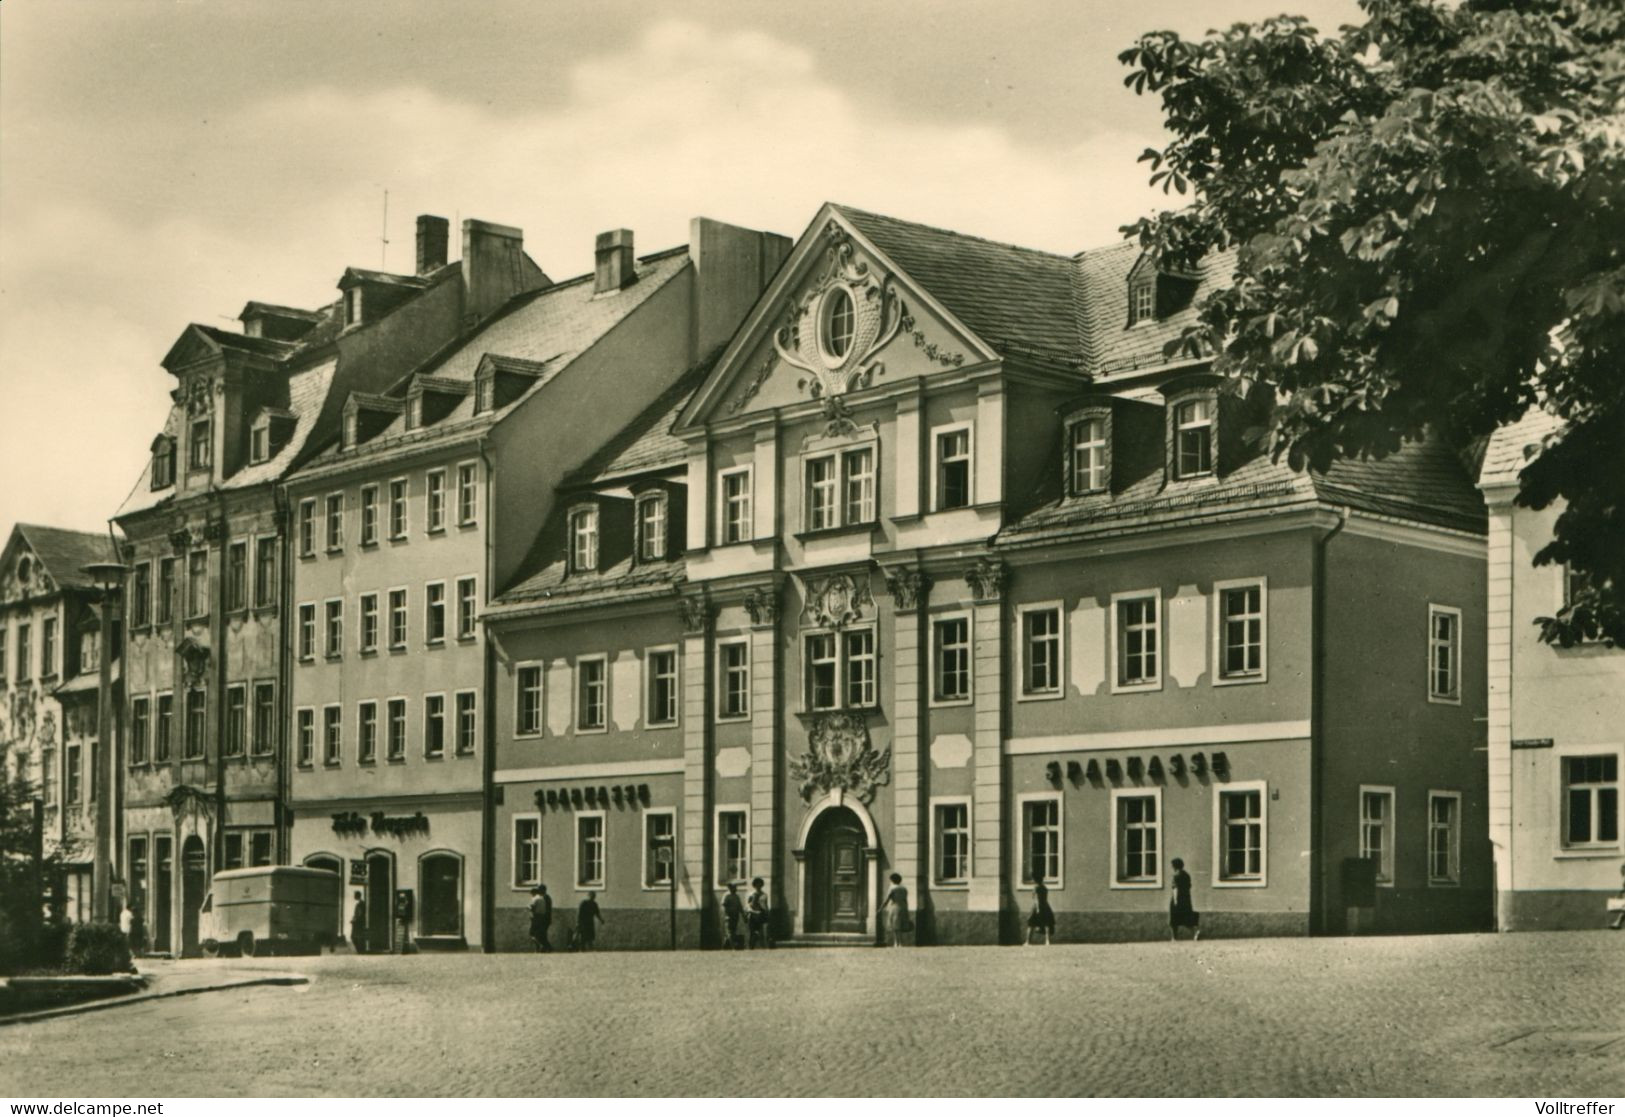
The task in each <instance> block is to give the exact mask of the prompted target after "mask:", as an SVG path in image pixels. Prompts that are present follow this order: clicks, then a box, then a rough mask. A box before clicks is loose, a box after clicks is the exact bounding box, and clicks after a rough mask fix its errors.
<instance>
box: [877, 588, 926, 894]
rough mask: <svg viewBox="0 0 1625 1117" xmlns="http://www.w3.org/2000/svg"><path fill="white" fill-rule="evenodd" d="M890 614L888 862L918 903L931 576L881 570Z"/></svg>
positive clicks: (922, 889)
mask: <svg viewBox="0 0 1625 1117" xmlns="http://www.w3.org/2000/svg"><path fill="white" fill-rule="evenodd" d="M886 589H887V590H888V591H889V592H890V593H891V598H892V610H893V613H894V625H893V627H894V637H893V639H894V647H893V651H892V664H893V666H892V674H893V680H894V684H895V694H894V695H893V697H892V703H891V705H892V727H893V728H892V787H893V792H892V795H893V800H894V802H895V804H896V823H895V829H894V838H893V843H892V866H893V868H894V869H895V870H896V871H897V872H898V873H900V874H901V875H902V877H903V881H904V883H905V884H906V885H907V886H908V888H909V889H910V890H911V891H912V892H913V894H914V896H915V897H916V898H917V900H919V901H922V902H923V900H924V897H925V896H926V894H927V890H928V889H929V887H930V877H931V874H930V865H931V854H930V851H929V850H928V849H927V848H926V846H927V845H928V843H929V841H930V827H929V825H928V821H927V819H926V815H925V812H926V803H927V801H928V798H929V795H930V788H929V786H928V785H927V775H926V762H925V745H924V742H923V741H922V740H921V739H920V695H921V685H922V683H921V649H922V648H923V647H924V637H923V634H922V630H923V627H924V623H925V603H926V597H927V596H928V595H929V594H930V592H931V579H930V578H929V577H927V576H926V575H925V574H924V573H922V572H921V571H918V570H915V569H913V568H910V567H904V568H901V569H898V570H895V571H889V572H888V573H887V574H886Z"/></svg>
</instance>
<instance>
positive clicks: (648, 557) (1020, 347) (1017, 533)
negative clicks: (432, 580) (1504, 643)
mask: <svg viewBox="0 0 1625 1117" xmlns="http://www.w3.org/2000/svg"><path fill="white" fill-rule="evenodd" d="M1228 263H1229V261H1228V260H1227V259H1225V258H1224V257H1218V258H1216V259H1214V260H1211V261H1209V262H1208V263H1207V264H1206V265H1205V266H1204V267H1203V268H1202V269H1201V270H1199V271H1197V272H1195V273H1175V272H1167V271H1161V270H1159V269H1158V268H1157V267H1156V264H1155V261H1153V260H1150V259H1149V258H1146V257H1143V256H1142V255H1141V254H1140V253H1139V251H1138V250H1137V249H1136V248H1134V247H1133V246H1129V245H1120V246H1114V247H1111V248H1106V249H1102V250H1099V251H1096V252H1088V253H1083V254H1080V255H1078V256H1073V257H1066V256H1056V255H1051V254H1048V253H1042V252H1037V251H1032V250H1028V249H1021V248H1017V247H1014V246H1009V245H1002V244H996V243H993V242H988V241H983V240H979V239H977V238H972V237H966V236H961V235H959V234H954V233H951V232H947V231H944V230H939V229H932V228H928V227H926V226H920V225H915V224H912V223H908V222H902V221H897V220H895V219H891V218H886V217H881V216H878V215H874V214H867V213H863V212H861V211H857V210H852V209H847V208H844V207H836V206H826V207H825V208H824V209H823V210H821V211H820V213H819V214H818V216H817V217H816V218H815V219H814V221H813V223H812V225H811V226H810V227H809V229H808V231H807V233H806V234H805V235H804V236H803V237H802V238H801V240H800V241H799V242H798V243H797V245H796V247H795V249H794V250H793V252H792V253H791V255H790V257H789V259H788V260H787V261H786V264H785V267H784V268H783V269H782V270H781V272H780V274H779V276H778V278H777V280H776V281H775V282H774V284H773V285H772V286H771V287H770V288H769V289H768V291H767V293H766V294H765V295H764V297H763V298H762V300H761V301H760V302H759V303H758V304H757V305H756V307H755V308H754V309H753V311H752V312H751V314H750V315H749V316H748V317H747V318H746V320H745V323H744V326H743V327H742V328H741V330H740V331H739V332H738V334H736V335H735V337H734V339H733V340H732V341H731V342H730V344H729V345H728V347H727V349H726V350H725V351H724V352H723V353H722V354H721V356H720V357H719V359H718V360H717V362H716V364H715V366H714V367H713V368H711V369H710V371H709V372H708V373H707V374H706V375H705V377H704V379H703V381H702V382H701V383H700V384H699V385H698V386H697V387H696V388H695V389H694V390H693V394H692V395H691V396H690V397H689V398H688V399H687V401H686V402H682V403H681V404H680V406H677V407H674V408H671V409H670V410H671V411H672V412H673V414H672V416H671V417H669V418H668V417H666V416H665V415H664V414H660V413H658V412H659V409H658V408H655V409H652V410H651V413H650V414H648V415H646V416H645V418H644V420H643V422H644V423H647V424H652V425H649V426H640V425H637V424H635V425H634V426H633V427H632V428H630V429H629V430H627V431H626V432H624V433H623V436H622V437H621V438H620V439H617V440H615V441H614V442H612V443H611V445H610V446H609V447H608V448H606V451H605V452H604V453H603V454H601V455H600V457H599V458H598V459H595V464H594V468H593V469H592V470H591V471H589V472H588V473H586V474H584V475H580V476H577V477H576V478H573V479H572V483H571V485H570V486H569V487H568V488H567V490H566V491H564V492H561V494H560V497H559V498H558V501H557V503H556V507H557V508H558V509H559V514H558V515H557V516H555V518H554V520H553V521H552V522H551V523H550V524H549V525H548V527H547V528H546V529H544V532H545V538H544V539H543V540H542V541H541V542H539V543H538V547H537V550H536V552H535V553H534V554H533V556H532V561H531V562H530V563H529V564H528V565H527V566H526V567H525V568H524V569H522V570H521V571H519V572H518V573H517V576H516V577H515V578H513V579H511V580H509V581H506V582H504V581H502V580H501V579H499V580H498V584H499V585H501V586H503V589H502V591H501V592H500V594H499V595H498V598H497V600H496V602H495V603H494V606H493V611H492V613H491V614H490V616H489V617H488V620H489V622H490V624H491V626H492V631H493V635H494V637H495V639H496V641H497V642H498V643H499V644H500V645H501V647H502V649H503V654H502V655H501V656H500V657H499V660H498V663H497V668H496V672H495V685H494V689H493V692H492V693H493V709H494V711H495V717H496V721H495V733H496V740H497V756H496V758H495V762H494V763H495V769H496V775H495V780H496V782H497V785H498V787H499V788H501V790H502V793H503V794H502V796H501V802H500V805H499V806H498V807H497V808H496V810H495V828H494V829H495V833H494V847H495V850H496V857H497V861H498V865H497V871H496V872H494V873H493V874H491V877H490V887H491V890H492V892H493V895H494V903H495V905H496V908H497V911H498V915H499V917H498V918H497V920H496V923H495V925H496V927H497V931H498V936H499V938H498V942H497V943H496V945H497V946H499V947H509V946H518V945H522V944H523V942H524V935H523V922H522V915H521V910H522V907H523V903H524V898H525V889H526V888H527V887H528V886H529V884H530V883H531V882H532V881H533V880H539V881H542V882H544V883H547V884H548V885H549V887H550V888H551V889H552V890H553V892H554V896H555V902H556V903H557V904H558V906H559V908H560V909H561V910H566V909H568V908H569V907H571V906H573V904H574V903H575V902H578V901H579V900H580V899H581V897H582V896H583V895H584V894H585V893H588V892H591V893H594V894H596V895H598V896H599V902H600V904H601V906H602V907H603V909H604V911H605V914H606V918H607V919H608V920H609V921H610V925H611V926H614V927H620V928H623V930H622V931H621V932H618V933H615V934H610V933H609V932H607V931H606V934H610V940H611V941H613V942H614V943H615V944H616V945H642V946H651V945H662V944H663V943H664V942H665V940H666V938H667V936H669V935H670V934H672V932H671V930H670V929H669V927H668V926H667V921H666V920H663V919H662V918H661V917H660V912H661V905H662V902H664V903H667V904H674V905H675V906H676V907H677V908H678V909H679V911H680V915H679V918H678V923H679V927H678V930H677V932H676V934H677V937H678V939H679V940H680V941H686V942H702V943H714V942H716V941H717V940H718V928H719V918H720V904H719V902H720V896H721V894H722V892H723V890H724V889H725V888H726V886H727V885H728V884H730V883H733V884H735V885H736V886H737V887H739V888H740V891H741V892H744V891H748V889H749V882H750V881H751V880H752V879H753V878H756V877H761V878H763V880H764V882H765V885H766V890H767V892H768V894H769V895H770V897H771V901H772V905H773V909H774V912H775V916H774V919H775V923H776V930H777V933H778V934H780V935H793V936H800V937H804V938H808V939H810V940H812V941H869V940H872V939H873V938H874V937H875V936H876V935H877V934H878V933H879V932H880V929H881V920H880V917H881V908H882V905H883V903H884V900H885V897H886V895H887V893H888V891H889V887H890V885H889V883H888V877H889V875H890V874H891V873H892V872H896V873H898V874H899V875H900V876H901V877H902V878H903V881H904V883H905V884H906V886H907V887H908V889H909V892H910V895H911V897H912V898H913V902H914V903H915V904H916V906H917V908H918V916H917V921H918V927H919V935H920V941H935V942H954V941H966V942H995V941H1010V940H1012V939H1015V938H1017V937H1018V936H1019V934H1020V931H1021V924H1022V920H1023V919H1024V916H1025V913H1026V911H1027V910H1028V909H1030V907H1031V905H1032V903H1033V898H1034V888H1035V885H1037V884H1039V883H1043V884H1044V885H1045V886H1046V888H1047V889H1048V894H1049V900H1050V903H1051V904H1052V906H1053V907H1054V909H1055V911H1056V913H1057V917H1058V921H1059V926H1060V932H1061V934H1062V935H1063V936H1070V937H1081V938H1125V937H1145V936H1149V935H1154V934H1158V933H1166V925H1167V908H1168V902H1169V898H1170V890H1171V876H1172V870H1171V869H1170V868H1169V867H1168V862H1169V860H1170V859H1171V858H1173V857H1181V858H1183V860H1184V862H1185V863H1186V866H1187V868H1188V870H1189V871H1190V873H1191V875H1192V877H1193V878H1194V881H1195V890H1194V899H1195V904H1196V907H1197V908H1198V910H1202V911H1204V912H1205V913H1208V914H1207V916H1206V922H1205V925H1206V926H1210V927H1212V928H1213V929H1214V930H1216V931H1218V932H1219V933H1222V934H1250V933H1271V934H1280V933H1289V934H1304V933H1325V932H1337V931H1342V930H1345V929H1366V928H1374V929H1392V930H1402V929H1425V928H1432V929H1439V928H1445V927H1473V926H1481V925H1483V924H1484V923H1485V922H1486V920H1487V916H1488V911H1489V896H1490V887H1491V879H1490V861H1489V857H1488V853H1487V849H1486V847H1485V843H1484V841H1483V838H1482V835H1483V834H1484V833H1485V829H1486V823H1485V819H1486V810H1487V805H1486V792H1485V776H1484V771H1483V764H1482V762H1481V760H1480V758H1479V753H1478V751H1477V750H1478V749H1480V748H1481V747H1482V741H1483V734H1482V729H1481V727H1480V725H1479V723H1477V722H1475V718H1482V716H1483V712H1484V709H1485V696H1484V686H1483V680H1482V678H1481V677H1480V673H1478V672H1477V671H1476V670H1475V668H1474V664H1475V663H1477V662H1481V661H1482V649H1483V647H1484V606H1483V596H1482V590H1483V585H1484V553H1485V544H1484V533H1485V528H1484V516H1483V512H1482V507H1481V504H1480V502H1479V500H1478V499H1477V496H1476V494H1475V492H1474V491H1473V488H1472V484H1471V481H1470V479H1469V478H1468V476H1467V474H1466V472H1465V471H1464V469H1463V468H1462V466H1461V465H1460V463H1459V462H1458V461H1457V459H1456V457H1455V456H1454V455H1453V454H1451V453H1450V452H1449V451H1448V450H1446V449H1445V448H1444V447H1443V446H1441V445H1438V444H1437V443H1434V442H1427V443H1422V444H1416V445H1412V446H1409V447H1407V448H1406V449H1404V450H1402V451H1401V452H1399V453H1398V454H1395V455H1393V456H1392V457H1390V458H1388V459H1386V460H1385V461H1382V462H1350V463H1344V464H1341V465H1339V466H1337V467H1336V468H1334V469H1333V470H1331V471H1330V473H1329V474H1326V475H1296V474H1293V473H1292V472H1291V471H1290V470H1288V469H1287V468H1286V467H1285V466H1284V465H1277V464H1275V463H1272V462H1271V461H1269V460H1268V458H1267V457H1265V456H1262V455H1260V454H1259V453H1257V452H1256V451H1254V450H1252V449H1250V448H1249V447H1248V445H1247V444H1246V442H1245V440H1244V439H1243V438H1242V437H1241V436H1242V432H1243V431H1244V430H1245V429H1246V428H1247V427H1248V426H1250V425H1252V424H1253V423H1254V422H1256V421H1257V420H1258V419H1259V418H1260V417H1261V414H1262V409H1263V408H1264V407H1265V405H1266V404H1265V401H1262V400H1260V399H1258V398H1257V393H1252V394H1251V395H1250V396H1249V395H1243V394H1235V393H1231V392H1227V391H1221V390H1220V388H1221V386H1220V384H1219V382H1218V381H1217V380H1216V379H1214V378H1212V377H1210V376H1207V375H1206V366H1207V362H1206V361H1205V360H1201V359H1198V360H1191V359H1181V360H1178V361H1170V360H1169V359H1167V358H1165V357H1164V356H1163V351H1164V343H1165V342H1167V341H1169V340H1170V339H1172V338H1174V337H1177V336H1178V334H1179V332H1180V330H1181V329H1182V327H1183V326H1184V325H1185V324H1187V323H1189V322H1190V321H1191V320H1192V319H1193V316H1194V310H1193V305H1194V303H1195V302H1196V300H1197V299H1199V297H1200V296H1201V294H1202V292H1203V291H1204V289H1205V286H1206V285H1207V284H1209V283H1211V282H1213V281H1215V280H1219V279H1222V277H1223V270H1224V269H1225V268H1226V267H1227V266H1228ZM679 443H680V444H681V446H682V450H681V454H680V456H679V451H678V449H677V444H679ZM661 504H663V505H664V525H663V526H662V527H661V528H660V530H661V531H662V532H663V533H664V543H665V548H666V550H665V551H664V553H663V554H662V553H661V552H660V549H659V548H658V547H655V548H652V549H648V550H647V552H645V548H644V543H643V540H644V539H645V533H646V531H652V530H654V528H653V526H652V525H653V524H655V523H658V522H659V521H660V517H659V516H657V515H656V514H655V512H654V509H655V508H656V507H657V506H659V505H661ZM677 515H680V516H681V525H680V529H679V527H678V524H679V521H678V520H676V519H675V518H674V517H675V516H677ZM646 516H647V517H649V518H648V519H647V520H646ZM672 688H675V689H676V691H677V692H678V693H680V695H681V698H680V699H678V700H675V702H674V701H673V700H672V699H671V698H670V697H669V695H670V691H671V689H672ZM668 850H669V853H668V852H665V851H668ZM667 864H669V865H670V866H671V868H670V869H669V870H668V869H667V868H665V867H664V866H665V865H667ZM673 881H674V882H675V888H673V883H672V882H673ZM674 891H675V895H673V894H672V893H673V892H674ZM504 913H506V914H504ZM696 916H697V917H696ZM668 918H669V917H668Z"/></svg>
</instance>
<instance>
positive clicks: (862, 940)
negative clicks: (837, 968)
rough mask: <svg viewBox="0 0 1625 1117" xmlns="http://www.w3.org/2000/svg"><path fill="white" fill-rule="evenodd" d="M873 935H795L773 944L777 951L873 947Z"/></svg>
mask: <svg viewBox="0 0 1625 1117" xmlns="http://www.w3.org/2000/svg"><path fill="white" fill-rule="evenodd" d="M874 945H875V940H874V936H873V935H863V934H858V935H844V934H830V935H796V936H795V937H794V938H788V939H780V940H779V941H777V942H775V943H774V944H773V946H774V948H775V949H779V950H786V949H788V950H804V949H808V948H811V947H825V948H827V947H840V946H874Z"/></svg>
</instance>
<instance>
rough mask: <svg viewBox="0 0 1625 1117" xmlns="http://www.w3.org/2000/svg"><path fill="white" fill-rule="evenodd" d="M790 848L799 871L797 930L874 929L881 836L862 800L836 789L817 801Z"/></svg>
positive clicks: (863, 931) (838, 931)
mask: <svg viewBox="0 0 1625 1117" xmlns="http://www.w3.org/2000/svg"><path fill="white" fill-rule="evenodd" d="M791 854H792V855H793V856H794V857H795V859H796V872H797V875H798V877H799V880H798V888H797V891H798V893H799V896H800V904H799V906H798V909H797V912H796V930H797V932H798V933H800V934H820V933H833V934H867V935H871V936H872V935H873V934H874V933H875V897H876V890H877V887H878V884H877V882H878V879H879V878H878V876H877V872H876V863H877V860H878V858H879V856H880V837H879V834H878V832H877V831H876V830H875V823H874V818H873V817H872V816H871V815H870V814H869V811H868V809H867V808H866V807H865V806H864V805H863V803H862V802H860V801H859V800H858V799H855V798H853V797H851V796H849V795H847V794H846V793H845V791H844V790H841V789H837V790H835V791H832V792H830V793H829V794H827V795H825V796H824V797H823V798H822V799H819V800H818V801H816V802H815V803H813V804H812V805H811V806H809V807H808V808H807V813H806V815H805V816H803V818H802V820H801V831H800V834H799V835H798V836H797V839H796V846H795V848H794V849H792V850H791Z"/></svg>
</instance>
